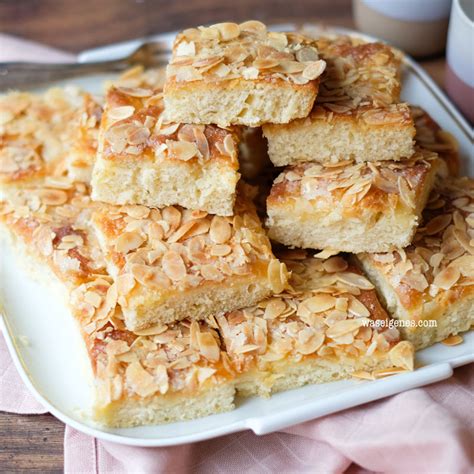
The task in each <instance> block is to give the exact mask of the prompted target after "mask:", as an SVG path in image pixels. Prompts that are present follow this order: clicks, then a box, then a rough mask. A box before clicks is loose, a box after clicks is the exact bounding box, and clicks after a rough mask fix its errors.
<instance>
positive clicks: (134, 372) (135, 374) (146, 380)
mask: <svg viewBox="0 0 474 474" xmlns="http://www.w3.org/2000/svg"><path fill="white" fill-rule="evenodd" d="M125 377H126V380H127V384H128V386H129V387H130V388H131V389H132V390H133V391H134V392H135V393H137V394H138V395H140V396H141V397H148V396H150V395H153V393H155V391H156V384H155V382H154V379H153V376H152V375H151V374H149V373H148V372H147V371H146V370H145V369H144V368H143V367H142V365H141V364H140V363H139V362H132V363H131V364H130V365H129V366H128V367H127V369H126V371H125Z"/></svg>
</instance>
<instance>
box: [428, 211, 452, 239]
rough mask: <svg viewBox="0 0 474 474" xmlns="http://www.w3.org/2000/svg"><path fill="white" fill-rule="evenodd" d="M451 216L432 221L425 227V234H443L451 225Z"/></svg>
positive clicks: (438, 217)
mask: <svg viewBox="0 0 474 474" xmlns="http://www.w3.org/2000/svg"><path fill="white" fill-rule="evenodd" d="M451 217H452V216H451V214H442V215H440V216H436V217H434V218H433V219H431V220H430V221H429V222H428V223H427V224H426V227H425V230H424V233H425V234H426V235H434V234H437V233H438V232H441V231H442V230H443V229H445V228H446V227H448V225H449V224H450V223H451Z"/></svg>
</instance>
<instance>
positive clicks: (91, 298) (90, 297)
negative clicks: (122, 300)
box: [84, 291, 102, 308]
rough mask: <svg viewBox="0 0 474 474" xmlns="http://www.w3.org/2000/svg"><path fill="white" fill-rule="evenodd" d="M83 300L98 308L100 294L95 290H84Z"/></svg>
mask: <svg viewBox="0 0 474 474" xmlns="http://www.w3.org/2000/svg"><path fill="white" fill-rule="evenodd" d="M84 301H85V302H86V303H89V304H91V305H92V306H94V308H98V307H99V306H100V305H101V304H102V296H101V295H100V294H98V293H96V292H95V291H86V292H85V293H84Z"/></svg>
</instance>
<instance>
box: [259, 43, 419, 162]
mask: <svg viewBox="0 0 474 474" xmlns="http://www.w3.org/2000/svg"><path fill="white" fill-rule="evenodd" d="M316 45H317V49H318V51H319V54H320V56H321V58H322V59H323V60H324V61H326V64H327V67H326V71H325V73H324V74H323V75H322V76H321V84H320V88H319V93H318V97H317V99H316V103H315V106H314V108H313V110H312V112H311V113H310V114H309V116H308V117H307V118H303V119H298V120H294V121H292V122H290V123H288V124H285V125H279V124H276V123H268V124H265V125H264V126H263V133H264V135H265V136H266V138H267V139H268V152H269V155H270V159H271V160H272V162H273V163H274V164H275V166H285V165H292V164H298V163H301V162H307V161H313V162H319V163H325V162H332V163H337V162H340V161H346V160H348V159H351V160H354V161H356V162H367V161H381V160H399V159H401V158H404V157H409V156H411V155H412V154H413V151H414V150H413V145H414V142H413V138H414V136H415V128H414V124H413V119H412V117H411V115H410V109H409V107H408V105H407V104H404V103H400V56H399V54H398V53H397V52H395V51H394V50H392V49H391V48H390V47H389V46H387V45H385V44H382V43H366V42H363V41H361V40H359V39H355V38H350V37H346V36H339V37H336V38H319V39H318V40H317V41H316Z"/></svg>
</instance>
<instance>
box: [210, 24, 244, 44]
mask: <svg viewBox="0 0 474 474" xmlns="http://www.w3.org/2000/svg"><path fill="white" fill-rule="evenodd" d="M214 27H215V28H217V29H218V30H219V32H220V34H221V39H222V40H223V41H229V40H232V39H235V38H238V37H239V35H240V27H239V25H238V24H237V23H218V24H216V25H214Z"/></svg>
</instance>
